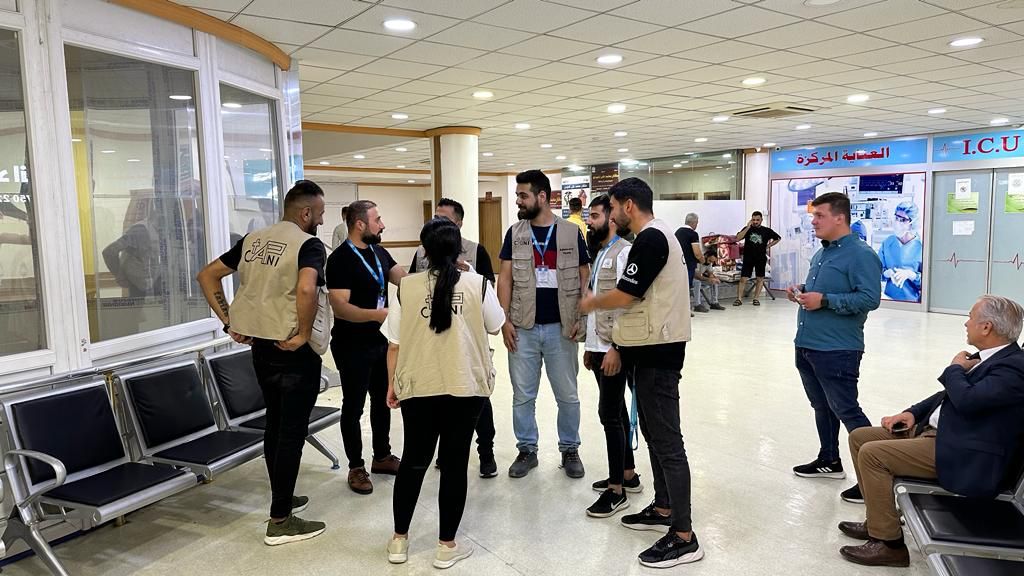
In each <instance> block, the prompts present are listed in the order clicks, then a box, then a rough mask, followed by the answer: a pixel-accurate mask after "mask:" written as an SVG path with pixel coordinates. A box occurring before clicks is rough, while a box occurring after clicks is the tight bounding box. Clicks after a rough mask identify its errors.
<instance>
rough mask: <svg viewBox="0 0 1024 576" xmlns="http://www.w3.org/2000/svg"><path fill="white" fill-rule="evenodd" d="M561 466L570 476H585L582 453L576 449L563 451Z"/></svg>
mask: <svg viewBox="0 0 1024 576" xmlns="http://www.w3.org/2000/svg"><path fill="white" fill-rule="evenodd" d="M561 468H563V469H564V470H565V475H566V476H568V477H569V478H583V475H584V474H586V472H585V471H584V470H583V460H580V453H579V452H577V451H576V450H567V451H565V452H562V465H561Z"/></svg>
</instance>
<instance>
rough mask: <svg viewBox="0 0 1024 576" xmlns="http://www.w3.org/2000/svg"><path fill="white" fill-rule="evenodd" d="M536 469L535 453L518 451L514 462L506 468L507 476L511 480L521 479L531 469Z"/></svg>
mask: <svg viewBox="0 0 1024 576" xmlns="http://www.w3.org/2000/svg"><path fill="white" fill-rule="evenodd" d="M536 467H537V453H536V452H525V451H520V452H519V456H516V461H515V462H513V463H512V465H511V466H509V467H508V475H509V477H511V478H522V477H524V476H526V475H527V474H529V473H530V469H531V468H536Z"/></svg>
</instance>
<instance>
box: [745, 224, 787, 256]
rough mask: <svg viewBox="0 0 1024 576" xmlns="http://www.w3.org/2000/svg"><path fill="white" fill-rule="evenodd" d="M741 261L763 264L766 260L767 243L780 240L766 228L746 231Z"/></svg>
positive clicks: (760, 227)
mask: <svg viewBox="0 0 1024 576" xmlns="http://www.w3.org/2000/svg"><path fill="white" fill-rule="evenodd" d="M743 238H744V243H743V261H744V262H748V261H749V262H764V261H765V260H767V259H768V243H769V242H772V241H774V240H781V239H782V238H781V237H780V236H779V235H778V234H776V233H775V230H772V229H771V228H769V227H767V226H758V227H757V228H751V229H749V230H747V235H746V236H744V237H743Z"/></svg>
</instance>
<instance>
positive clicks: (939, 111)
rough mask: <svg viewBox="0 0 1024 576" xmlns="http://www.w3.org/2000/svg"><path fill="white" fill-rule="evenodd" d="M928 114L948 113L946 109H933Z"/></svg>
mask: <svg viewBox="0 0 1024 576" xmlns="http://www.w3.org/2000/svg"><path fill="white" fill-rule="evenodd" d="M928 113H929V114H945V113H946V109H945V108H932V109H931V110H929V111H928Z"/></svg>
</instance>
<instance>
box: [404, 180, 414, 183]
mask: <svg viewBox="0 0 1024 576" xmlns="http://www.w3.org/2000/svg"><path fill="white" fill-rule="evenodd" d="M406 182H408V183H409V184H415V183H416V181H415V180H406Z"/></svg>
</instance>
